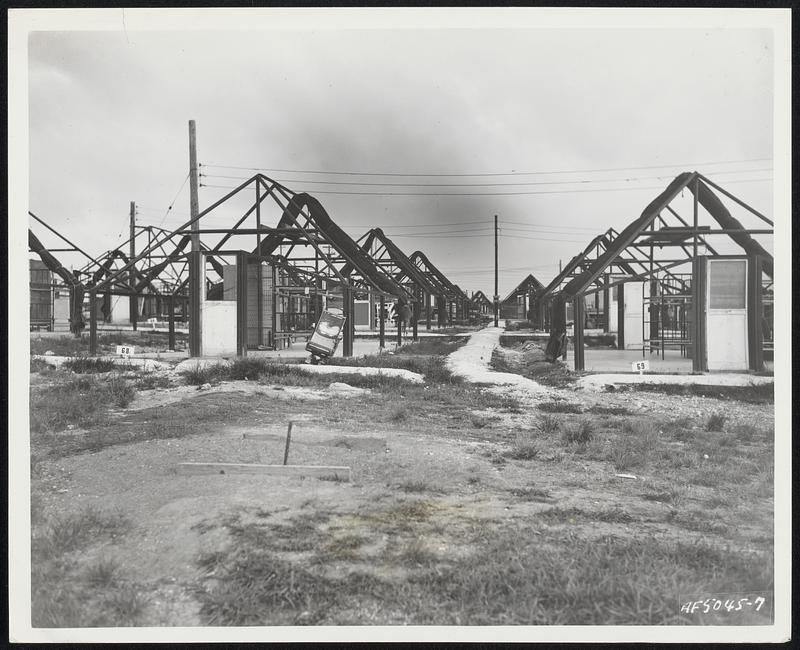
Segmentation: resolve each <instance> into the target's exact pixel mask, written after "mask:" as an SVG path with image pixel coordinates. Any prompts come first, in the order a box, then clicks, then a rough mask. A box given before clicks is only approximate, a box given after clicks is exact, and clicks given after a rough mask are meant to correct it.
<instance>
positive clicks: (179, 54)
mask: <svg viewBox="0 0 800 650" xmlns="http://www.w3.org/2000/svg"><path fill="white" fill-rule="evenodd" d="M29 45H30V49H29V56H30V60H29V90H30V94H29V101H30V161H31V164H30V207H31V209H32V210H34V211H35V212H40V213H41V215H42V216H43V217H44V218H45V219H47V220H48V221H50V222H51V223H53V225H55V226H56V227H62V228H64V229H65V230H66V231H68V232H69V233H70V235H71V236H72V237H74V239H75V240H76V242H80V243H81V244H82V245H83V246H85V247H86V248H87V249H90V250H92V251H94V252H99V251H101V250H104V249H106V248H108V247H109V246H111V245H113V244H114V241H115V238H116V237H117V235H118V233H119V231H120V229H121V228H124V226H125V223H126V215H127V211H128V203H129V201H131V200H136V201H137V202H139V203H140V204H141V205H143V206H150V207H154V208H158V209H164V208H166V206H167V205H168V204H169V202H170V201H171V200H172V199H173V197H174V195H175V193H176V192H177V190H178V187H180V184H181V182H182V181H183V179H184V177H185V175H186V172H187V166H188V153H187V122H188V120H189V119H195V120H197V125H198V135H199V143H198V147H199V157H200V160H201V162H204V163H206V164H218V165H232V166H239V165H241V166H249V165H253V166H259V167H265V168H269V167H272V168H287V169H296V170H313V169H329V170H345V171H393V172H401V173H420V174H437V173H451V174H459V173H461V174H466V173H476V172H498V173H499V172H503V173H507V172H511V171H514V170H515V171H518V172H519V171H543V172H547V171H551V172H552V171H559V170H595V169H605V168H609V167H611V168H613V167H637V166H648V165H658V164H662V165H663V164H670V165H674V164H679V165H683V164H684V163H686V164H689V163H694V162H699V161H725V160H742V159H749V158H762V157H769V156H770V155H771V144H772V129H773V125H772V110H773V103H772V102H773V92H772V73H773V70H772V58H771V49H770V48H771V40H770V34H769V32H765V31H760V30H725V31H722V30H717V31H707V30H706V31H704V30H693V29H686V30H646V31H645V30H591V29H580V30H579V29H576V30H563V29H561V30H535V29H518V30H495V29H486V30H481V29H473V30H441V29H431V30H424V29H417V30H402V29H398V30H306V31H297V30H295V31H289V30H275V31H267V30H264V31H252V32H222V31H219V32H189V31H186V32H174V31H173V32H135V31H130V32H128V33H127V35H126V34H125V33H124V32H121V31H120V32H38V33H35V34H33V35H32V36H31V38H30V41H29ZM751 166H752V163H751ZM762 166H763V167H769V166H770V165H769V163H768V162H766V163H762ZM735 168H736V169H748V166H747V165H746V164H744V165H742V164H740V165H738V166H735ZM728 169H731V167H728ZM209 171H211V170H209ZM213 171H216V173H218V174H223V175H231V176H245V175H247V174H249V173H251V172H248V171H239V170H227V171H225V170H222V169H220V168H217V169H215V170H213ZM679 171H682V169H681V168H680V167H677V168H671V169H668V170H662V171H661V172H659V173H663V174H664V178H663V179H653V180H644V181H625V180H622V181H619V182H609V183H606V184H605V185H602V184H597V183H595V184H594V185H591V184H585V185H569V186H560V185H529V186H516V187H515V186H507V187H494V188H491V187H471V188H470V187H467V188H447V187H440V188H425V187H421V188H416V190H417V191H441V192H457V191H465V192H480V191H486V192H494V191H496V192H500V191H542V192H544V191H559V192H560V193H553V194H530V195H525V196H493V197H483V196H472V197H436V196H418V197H408V196H405V197H399V196H352V195H350V196H347V195H334V194H324V193H320V194H319V195H318V196H319V198H320V200H321V201H322V202H323V204H324V205H325V206H326V208H327V209H328V211H329V212H330V214H331V215H332V216H333V217H334V219H336V220H337V221H338V222H339V223H340V224H341V225H342V227H344V228H345V229H346V230H347V231H348V232H350V233H351V234H353V235H358V234H360V233H362V232H363V231H364V230H366V229H367V228H368V227H370V226H372V225H380V226H384V227H387V229H388V230H389V231H391V230H392V228H394V229H395V230H394V232H396V233H401V232H414V231H413V229H405V230H399V229H398V226H401V225H403V224H437V223H439V224H453V223H455V224H458V223H467V222H473V221H478V220H483V221H485V223H486V224H487V225H488V224H490V223H491V220H492V215H494V214H500V215H501V219H505V220H509V221H519V222H525V223H530V224H544V225H548V224H549V225H551V226H556V227H558V228H559V229H560V232H561V235H562V236H559V234H558V233H552V232H551V233H548V234H543V235H542V238H543V239H542V240H541V241H535V240H533V239H522V238H521V237H517V238H512V237H511V236H510V233H509V237H504V238H503V239H502V240H501V247H502V250H503V260H502V263H501V266H504V267H506V268H511V269H523V268H526V267H530V268H531V269H533V271H534V274H535V275H537V276H538V277H540V279H542V280H543V281H544V282H546V281H548V280H549V279H550V278H551V277H552V275H553V274H554V273H555V272H557V268H558V260H559V259H569V258H570V257H571V256H572V255H574V253H575V252H576V251H577V250H579V249H580V248H582V244H580V243H576V241H575V240H581V241H586V240H588V239H589V238H590V236H591V233H590V232H588V231H587V229H588V228H591V229H596V231H598V232H599V231H601V230H604V229H605V228H607V227H608V226H609V225H614V226H616V227H618V228H621V227H623V226H624V225H625V224H626V223H628V222H629V221H630V220H631V219H633V218H634V217H635V216H637V215H638V214H639V212H640V211H641V209H642V208H643V207H644V206H645V205H646V204H647V202H648V201H649V200H650V199H651V198H652V197H653V196H655V194H657V193H658V190H657V189H654V190H641V191H623V192H597V193H590V192H574V193H569V192H564V191H563V190H566V189H570V188H572V189H583V190H585V189H589V188H591V187H598V186H599V187H619V186H622V185H626V183H627V184H629V185H631V186H638V187H659V188H660V187H663V186H665V185H666V184H667V182H668V181H669V179H670V178H671V177H672V176H674V175H675V174H676V173H677V172H679ZM701 171H703V170H701ZM268 173H269V174H271V175H273V176H276V177H279V178H305V179H310V178H312V177H311V176H309V175H301V176H298V175H297V174H289V173H279V172H268ZM647 175H654V174H653V173H652V172H650V173H648V172H646V171H637V170H629V171H626V172H622V173H621V174H620V173H619V172H617V173H612V172H609V173H607V174H600V173H596V172H594V173H584V174H570V175H564V174H561V175H545V176H532V177H519V176H510V177H498V178H492V177H489V178H461V179H459V178H458V177H454V178H450V179H438V178H437V177H431V178H422V179H416V181H414V179H392V178H388V179H383V180H384V181H391V180H397V181H400V182H403V181H404V180H405V181H408V182H411V181H414V182H424V183H435V182H450V183H454V182H459V181H463V182H473V183H476V182H509V183H510V182H524V181H535V182H543V181H563V180H574V179H581V180H593V181H597V180H600V179H617V178H620V176H622V177H623V178H625V177H634V178H636V177H639V176H647ZM313 178H318V179H319V178H321V177H319V176H317V177H313ZM722 178H724V179H729V180H743V179H746V178H747V174H742V175H739V176H738V177H737V176H735V175H734V176H723V177H722ZM325 179H326V180H331V179H330V177H326V178H325ZM213 180H215V181H216V184H220V185H232V184H234V183H236V182H237V181H236V180H235V179H221V178H217V179H213ZM213 180H212V179H207V182H208V183H210V184H215V183H214V182H213ZM347 180H349V181H350V182H353V180H354V179H350V178H348V179H347ZM371 180H373V181H376V180H380V179H374V178H373V179H371ZM290 186H292V187H294V188H295V189H298V190H300V189H305V190H307V191H309V192H312V193H314V191H315V190H320V191H322V190H325V189H328V190H330V189H334V188H332V187H330V186H328V187H326V186H324V185H315V184H312V183H307V182H306V183H303V182H297V183H293V184H290ZM731 188H732V189H733V188H735V190H736V191H737V193H738V192H739V191H741V193H743V195H746V196H747V197H748V198H747V200H751V201H752V202H753V204H754V205H757V206H759V207H761V208H762V209H763V210H764V211H765V212H770V210H771V188H770V187H769V184H768V183H753V184H749V185H748V184H735V185H734V184H732V185H731ZM339 189H343V190H350V191H359V190H363V191H396V192H409V191H414V189H415V188H402V187H397V188H391V187H384V188H379V187H374V186H373V187H369V186H364V187H357V186H343V187H341V188H339ZM224 191H225V190H222V189H214V188H202V190H201V201H202V202H203V203H204V204H205V205H207V204H208V203H209V202H210V201H211V200H213V199H214V198H215V197H217V196H219V195H220V194H222V193H223V192H224ZM187 206H188V193H186V192H185V191H184V193H183V195H182V196H181V198H180V200H179V205H178V206H176V212H177V211H178V210H179V209H180V210H183V211H188V207H187ZM145 215H146V216H145ZM141 218H142V219H143V220H144V219H145V218H148V219H149V218H152V219H153V220H154V221H155V222H158V221H160V216H158V213H157V212H154V211H144V210H143V213H142V217H141ZM179 221H180V219H179V218H177V217H174V218H173V217H170V218H169V220H168V222H167V223H168V224H170V225H172V226H177V225H179ZM470 227H472V226H470ZM447 228H450V227H449V226H448V227H447ZM465 228H466V226H465ZM451 229H452V230H453V236H452V237H449V238H448V237H436V238H429V239H426V238H424V237H421V236H420V237H416V238H411V237H399V236H398V238H397V243H398V244H399V245H400V246H401V248H403V249H404V250H406V251H407V252H409V253H410V252H411V251H413V250H415V249H422V250H424V251H425V252H426V253H427V254H428V256H429V257H430V258H431V259H432V260H433V261H434V262H435V263H437V264H440V265H441V266H442V267H443V268H445V269H447V268H451V269H453V270H452V275H453V277H454V279H455V280H456V282H459V283H460V284H462V285H466V286H467V287H468V288H470V289H476V290H477V289H482V290H484V291H485V292H488V293H491V277H490V275H489V274H487V275H485V276H482V275H480V274H476V273H470V272H469V271H470V267H471V266H472V267H474V268H477V269H480V268H483V267H491V264H492V257H491V255H492V248H491V243H492V240H491V233H488V234H487V236H486V237H485V238H481V237H473V236H470V237H463V236H459V235H463V234H467V233H466V232H463V231H459V228H458V227H455V228H451ZM569 229H572V230H569ZM462 230H463V229H462ZM424 231H425V228H419V229H418V232H424ZM530 235H531V236H532V235H533V233H530ZM526 236H527V235H526ZM544 237H547V238H548V239H546V240H545V239H544ZM558 239H561V240H572V241H556V240H558ZM525 274H526V273H525V272H524V271H522V270H515V271H513V272H509V273H508V274H504V275H503V278H502V284H501V292H503V291H505V290H507V289H510V288H512V287H513V286H514V285H516V284H517V283H518V281H519V279H520V278H521V277H524V275H525Z"/></svg>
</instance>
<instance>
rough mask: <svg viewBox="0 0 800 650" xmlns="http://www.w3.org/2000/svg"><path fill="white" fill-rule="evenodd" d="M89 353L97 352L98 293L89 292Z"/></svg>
mask: <svg viewBox="0 0 800 650" xmlns="http://www.w3.org/2000/svg"><path fill="white" fill-rule="evenodd" d="M89 354H91V355H92V356H94V355H95V354H97V294H96V293H95V292H94V291H90V292H89Z"/></svg>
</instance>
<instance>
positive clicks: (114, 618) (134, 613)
mask: <svg viewBox="0 0 800 650" xmlns="http://www.w3.org/2000/svg"><path fill="white" fill-rule="evenodd" d="M146 606H147V598H146V597H145V596H144V594H142V593H141V592H140V591H139V590H138V589H137V588H136V587H134V586H133V585H126V586H125V587H123V588H120V589H115V590H114V591H112V592H111V593H110V594H109V595H107V596H106V597H104V598H103V600H102V604H101V608H102V610H103V611H106V612H108V613H109V615H108V616H107V620H104V621H103V623H105V625H104V626H103V627H108V626H109V625H108V624H112V625H113V626H115V627H116V626H119V627H123V626H124V627H130V626H133V625H136V624H137V623H138V622H139V620H140V619H141V617H142V614H144V610H145V607H146ZM103 618H106V617H103ZM108 619H110V620H108Z"/></svg>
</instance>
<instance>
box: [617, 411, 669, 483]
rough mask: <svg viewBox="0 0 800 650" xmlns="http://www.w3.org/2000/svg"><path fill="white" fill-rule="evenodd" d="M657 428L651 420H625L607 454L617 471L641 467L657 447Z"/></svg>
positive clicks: (651, 456) (650, 457)
mask: <svg viewBox="0 0 800 650" xmlns="http://www.w3.org/2000/svg"><path fill="white" fill-rule="evenodd" d="M658 436H659V433H658V430H657V429H656V427H655V425H654V424H653V423H652V422H648V421H639V420H634V421H632V420H626V421H625V423H624V424H623V426H622V433H621V435H620V436H619V437H618V438H617V440H615V441H614V444H613V445H612V447H611V450H610V452H609V455H608V459H609V460H610V461H611V462H612V463H613V465H614V469H616V470H617V471H620V472H622V471H625V470H627V469H632V468H635V467H642V466H643V465H645V464H646V463H647V462H649V461H650V460H651V459H652V458H653V456H654V455H655V452H656V450H657V447H658Z"/></svg>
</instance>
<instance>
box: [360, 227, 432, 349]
mask: <svg viewBox="0 0 800 650" xmlns="http://www.w3.org/2000/svg"><path fill="white" fill-rule="evenodd" d="M356 243H358V244H359V245H360V246H361V249H362V250H363V251H364V252H365V253H367V254H368V255H370V257H371V258H372V259H373V260H374V261H375V263H376V264H377V265H378V266H379V267H380V268H381V269H383V271H384V272H385V273H386V274H387V275H389V276H390V277H391V278H392V279H393V280H394V281H395V282H397V283H398V284H399V285H400V286H402V287H403V288H404V289H405V290H406V293H407V294H408V295H409V296H410V302H411V308H412V316H411V326H412V337H413V340H414V341H417V340H419V332H418V327H419V320H420V316H421V314H420V308H421V305H425V327H426V329H428V330H430V329H431V306H430V297H431V296H439V295H442V294H441V292H440V289H439V288H438V287H437V286H436V285H434V284H433V282H431V280H430V279H429V277H427V276H426V275H425V274H424V273H423V272H422V271H421V270H420V269H419V268H418V267H417V266H416V265H415V264H414V263H413V262H412V261H411V260H410V259H409V258H408V257H407V256H406V254H405V253H403V251H402V250H400V248H399V247H398V246H397V244H395V243H394V242H393V241H392V240H391V239H389V237H387V236H386V233H384V232H383V230H382V229H380V228H372V229H371V230H368V231H367V232H366V233H364V234H363V235H362V236H361V237H360V238H359V239H358V240H357V242H356ZM370 297H371V294H370ZM371 304H372V301H370V318H372V313H373V310H372V307H371ZM384 309H385V302H384V300H383V298H382V297H381V300H380V306H379V317H378V328H379V336H380V347H381V348H383V347H384V346H385V324H384V317H383V314H384ZM402 337H403V334H402V327H401V323H400V320H399V318H398V323H397V344H398V345H400V344H401V343H402V340H403V339H402Z"/></svg>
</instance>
